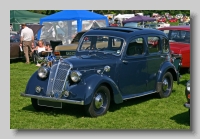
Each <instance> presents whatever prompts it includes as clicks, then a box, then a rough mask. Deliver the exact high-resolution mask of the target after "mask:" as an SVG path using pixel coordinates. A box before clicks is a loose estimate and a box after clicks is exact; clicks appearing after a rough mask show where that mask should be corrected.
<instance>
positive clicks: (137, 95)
mask: <svg viewBox="0 0 200 139" xmlns="http://www.w3.org/2000/svg"><path fill="white" fill-rule="evenodd" d="M154 93H157V92H156V91H155V92H149V93H146V94H142V95H136V96H133V97H129V98H126V97H125V98H123V100H128V99H132V98H137V97H142V96H146V95H150V94H154Z"/></svg>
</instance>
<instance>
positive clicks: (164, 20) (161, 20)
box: [158, 17, 166, 22]
mask: <svg viewBox="0 0 200 139" xmlns="http://www.w3.org/2000/svg"><path fill="white" fill-rule="evenodd" d="M158 22H166V18H164V17H161V18H160V19H158Z"/></svg>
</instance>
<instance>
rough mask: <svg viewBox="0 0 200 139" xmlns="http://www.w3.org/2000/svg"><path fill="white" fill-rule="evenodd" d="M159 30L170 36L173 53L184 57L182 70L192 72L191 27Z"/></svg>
mask: <svg viewBox="0 0 200 139" xmlns="http://www.w3.org/2000/svg"><path fill="white" fill-rule="evenodd" d="M159 30H162V31H164V32H165V33H166V34H167V35H168V38H169V41H170V49H171V51H172V53H173V54H179V55H182V60H181V61H182V62H181V68H186V69H188V71H190V26H170V27H164V28H159Z"/></svg>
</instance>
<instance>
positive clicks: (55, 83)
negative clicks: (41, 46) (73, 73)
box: [46, 62, 70, 98]
mask: <svg viewBox="0 0 200 139" xmlns="http://www.w3.org/2000/svg"><path fill="white" fill-rule="evenodd" d="M69 70H70V65H69V64H67V63H64V62H63V63H58V65H54V66H53V67H52V68H51V72H50V75H49V82H48V86H47V92H46V94H47V95H48V96H49V95H52V94H53V95H54V97H56V98H58V97H59V96H60V95H61V93H62V91H63V89H64V85H65V82H66V79H67V77H68V74H69Z"/></svg>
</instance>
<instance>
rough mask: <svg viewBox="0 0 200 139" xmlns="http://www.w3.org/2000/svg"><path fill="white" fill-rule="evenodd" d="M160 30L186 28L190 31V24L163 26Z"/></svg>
mask: <svg viewBox="0 0 200 139" xmlns="http://www.w3.org/2000/svg"><path fill="white" fill-rule="evenodd" d="M159 30H186V31H190V26H169V27H162V28H159Z"/></svg>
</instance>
